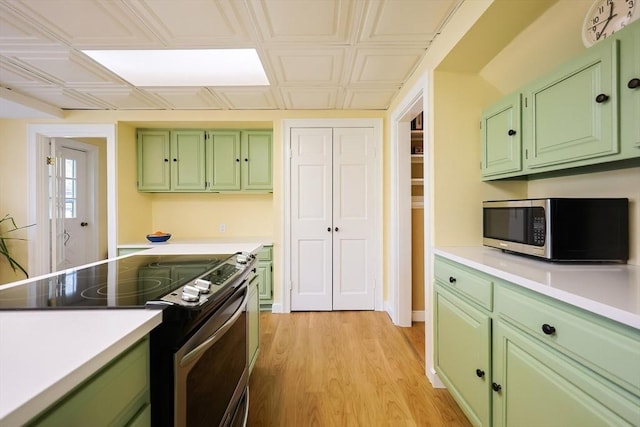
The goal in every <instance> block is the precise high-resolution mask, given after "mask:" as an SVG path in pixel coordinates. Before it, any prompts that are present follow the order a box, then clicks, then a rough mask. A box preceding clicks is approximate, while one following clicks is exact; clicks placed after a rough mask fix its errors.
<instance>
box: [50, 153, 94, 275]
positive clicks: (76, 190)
mask: <svg viewBox="0 0 640 427" xmlns="http://www.w3.org/2000/svg"><path fill="white" fill-rule="evenodd" d="M55 154H56V155H55V157H56V160H55V171H56V174H55V176H54V177H53V179H52V181H53V182H54V183H55V185H54V186H52V190H53V191H52V208H53V209H52V216H51V217H52V223H55V224H52V230H55V231H54V236H55V239H54V241H55V250H54V251H52V256H54V258H53V259H52V264H53V265H54V266H55V269H56V270H63V269H66V268H71V267H77V266H79V265H83V264H87V263H89V262H92V261H94V260H93V259H90V256H89V253H90V251H89V250H88V247H89V245H90V239H91V238H92V232H91V229H90V224H89V221H88V218H89V216H90V212H89V209H90V205H89V203H90V200H89V199H90V198H89V194H88V187H89V186H88V170H87V152H86V151H83V150H80V149H75V148H70V147H68V146H64V145H58V146H56V148H55Z"/></svg>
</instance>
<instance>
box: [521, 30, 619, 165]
mask: <svg viewBox="0 0 640 427" xmlns="http://www.w3.org/2000/svg"><path fill="white" fill-rule="evenodd" d="M616 47H617V43H616V42H615V41H614V40H607V41H604V42H601V43H600V44H598V45H596V46H594V47H592V48H591V49H590V50H589V51H588V52H587V54H584V55H581V56H580V57H579V58H578V59H576V60H574V61H571V62H569V63H568V64H566V65H565V66H563V67H561V68H560V69H559V70H558V71H556V72H554V73H551V74H548V75H546V76H544V77H543V78H541V79H539V80H537V81H536V82H534V83H533V84H532V85H530V86H528V87H527V88H526V89H525V90H524V93H525V99H524V110H523V111H524V113H523V114H524V116H523V131H524V135H523V138H524V139H523V141H524V146H525V166H526V168H528V169H530V172H532V173H533V172H540V170H538V169H539V168H546V169H545V170H553V169H558V168H564V167H569V166H573V165H572V164H571V163H572V162H573V163H574V165H575V166H579V165H583V164H588V163H589V162H585V160H587V159H594V158H597V157H601V156H607V155H611V154H616V153H618V151H619V144H618V134H617V123H618V120H617V108H616V107H617V102H618V96H617V91H616V88H617V86H616V84H617V75H616V73H617V61H618V58H617V56H618V55H617V49H616ZM593 162H594V161H591V163H593ZM557 165H560V166H557ZM552 166H553V167H552Z"/></svg>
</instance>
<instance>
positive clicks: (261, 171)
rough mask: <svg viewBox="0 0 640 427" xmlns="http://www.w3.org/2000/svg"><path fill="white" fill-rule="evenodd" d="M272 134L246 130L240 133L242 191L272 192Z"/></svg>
mask: <svg viewBox="0 0 640 427" xmlns="http://www.w3.org/2000/svg"><path fill="white" fill-rule="evenodd" d="M272 139H273V132H271V131H259V130H248V131H244V132H242V146H241V154H242V158H241V162H242V166H241V173H242V189H243V190H263V191H264V190H272V189H273V173H272V163H273V162H272V156H273V154H272V145H273V144H272Z"/></svg>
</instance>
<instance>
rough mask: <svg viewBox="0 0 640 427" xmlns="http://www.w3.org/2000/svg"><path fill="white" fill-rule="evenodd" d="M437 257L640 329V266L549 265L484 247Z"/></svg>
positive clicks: (441, 250) (449, 250) (441, 251)
mask: <svg viewBox="0 0 640 427" xmlns="http://www.w3.org/2000/svg"><path fill="white" fill-rule="evenodd" d="M434 253H435V254H436V255H439V256H441V257H444V258H447V259H450V260H452V261H455V262H458V263H460V264H463V265H466V266H468V267H471V268H473V269H476V270H479V271H482V272H484V273H487V274H489V275H492V276H495V277H498V278H500V279H503V280H505V281H507V282H511V283H513V284H516V285H519V286H522V287H524V288H527V289H530V290H532V291H535V292H538V293H540V294H543V295H547V296H549V297H552V298H554V299H556V300H559V301H562V302H565V303H567V304H571V305H573V306H576V307H579V308H582V309H584V310H587V311H589V312H591V313H595V314H597V315H600V316H602V317H605V318H608V319H611V320H614V321H616V322H619V323H622V324H625V325H627V326H631V327H633V328H635V329H640V266H637V265H629V264H584V263H583V264H571V263H569V264H563V263H557V262H547V261H542V260H537V259H532V258H530V257H525V256H521V255H516V254H511V253H504V252H502V251H501V250H499V249H493V248H487V247H483V246H476V247H437V248H435V249H434Z"/></svg>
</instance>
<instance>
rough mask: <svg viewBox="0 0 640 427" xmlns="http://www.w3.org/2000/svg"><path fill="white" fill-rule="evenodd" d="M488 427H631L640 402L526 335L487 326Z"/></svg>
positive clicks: (639, 415)
mask: <svg viewBox="0 0 640 427" xmlns="http://www.w3.org/2000/svg"><path fill="white" fill-rule="evenodd" d="M493 366H494V367H493V383H494V390H496V391H494V392H493V425H494V426H504V427H507V426H518V427H526V426H531V427H538V426H562V427H573V426H575V427H588V426H594V427H595V426H606V425H616V426H633V425H636V426H637V425H639V423H640V398H638V397H637V396H634V395H632V394H630V393H628V392H626V391H624V390H622V389H619V388H617V387H616V386H614V385H612V384H609V383H607V382H606V381H604V380H603V379H602V378H600V377H599V376H598V375H597V374H594V373H593V372H591V371H590V370H588V369H587V368H585V367H584V366H582V365H580V364H578V363H576V362H574V361H573V360H571V359H570V358H567V357H566V356H564V355H563V354H561V353H559V352H556V351H554V350H553V349H551V348H548V347H546V346H543V345H541V344H540V343H539V342H537V341H536V340H534V339H532V338H531V337H530V336H528V335H527V334H525V333H523V332H521V331H519V330H518V329H516V328H514V327H512V326H510V325H509V324H508V323H506V322H503V321H500V320H498V321H497V322H495V323H494V326H493Z"/></svg>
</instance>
